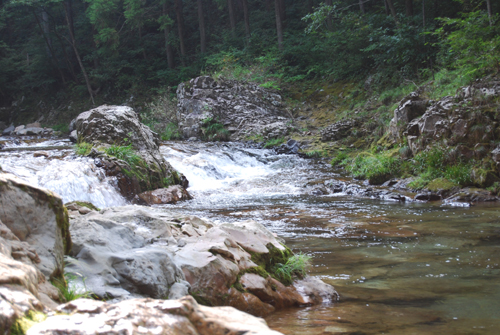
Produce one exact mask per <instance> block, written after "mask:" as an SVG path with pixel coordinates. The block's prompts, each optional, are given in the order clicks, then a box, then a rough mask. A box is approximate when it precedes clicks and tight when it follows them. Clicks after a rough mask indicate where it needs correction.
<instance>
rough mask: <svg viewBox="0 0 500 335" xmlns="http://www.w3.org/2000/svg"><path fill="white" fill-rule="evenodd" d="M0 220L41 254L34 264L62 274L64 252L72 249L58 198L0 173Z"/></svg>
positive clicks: (51, 273) (50, 274) (45, 271)
mask: <svg viewBox="0 0 500 335" xmlns="http://www.w3.org/2000/svg"><path fill="white" fill-rule="evenodd" d="M0 206H1V207H2V210H1V211H0V220H2V221H3V223H4V224H5V225H6V226H7V227H9V229H10V230H11V231H12V232H13V233H14V234H15V235H16V236H17V237H18V238H19V239H20V240H21V241H26V242H28V243H29V244H30V245H31V246H32V248H34V249H35V250H36V251H37V253H38V256H39V257H40V263H38V264H37V267H38V268H39V269H40V271H41V272H42V273H43V274H44V275H45V276H47V278H50V277H54V276H55V277H60V276H61V275H62V274H63V268H64V262H63V256H64V253H65V251H68V250H69V248H71V238H70V235H69V231H68V217H67V212H66V209H65V208H64V206H63V204H62V200H61V198H60V197H59V196H58V195H56V194H54V193H52V192H50V191H49V190H47V189H44V188H39V187H35V186H32V185H30V184H27V183H26V182H24V181H23V180H21V179H19V178H17V177H15V176H14V175H11V174H7V173H0Z"/></svg>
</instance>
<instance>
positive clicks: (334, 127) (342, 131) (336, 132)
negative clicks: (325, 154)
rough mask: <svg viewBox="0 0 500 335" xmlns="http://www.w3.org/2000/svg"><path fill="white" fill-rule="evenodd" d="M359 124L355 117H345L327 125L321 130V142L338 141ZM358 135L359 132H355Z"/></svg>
mask: <svg viewBox="0 0 500 335" xmlns="http://www.w3.org/2000/svg"><path fill="white" fill-rule="evenodd" d="M358 126H359V121H358V120H356V119H347V120H342V121H339V122H335V123H334V124H331V125H329V126H328V127H326V128H325V129H323V130H322V131H321V140H322V141H323V142H328V141H338V140H340V139H342V138H344V137H347V136H349V135H350V134H351V132H352V131H353V130H354V129H355V128H356V127H358ZM357 135H358V136H359V135H361V134H357Z"/></svg>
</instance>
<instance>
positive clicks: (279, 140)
mask: <svg viewBox="0 0 500 335" xmlns="http://www.w3.org/2000/svg"><path fill="white" fill-rule="evenodd" d="M283 143H285V138H284V137H278V138H273V139H270V140H269V141H267V142H266V144H264V148H265V149H270V148H274V147H277V146H279V145H281V144H283Z"/></svg>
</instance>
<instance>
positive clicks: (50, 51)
mask: <svg viewBox="0 0 500 335" xmlns="http://www.w3.org/2000/svg"><path fill="white" fill-rule="evenodd" d="M33 15H34V16H35V19H36V23H37V24H38V27H39V28H40V31H41V33H42V35H43V39H44V40H45V44H46V46H47V56H48V57H49V59H50V62H51V63H52V65H53V66H54V67H55V68H56V69H57V71H58V72H59V75H60V76H61V80H62V82H63V85H66V79H65V78H64V74H63V72H62V71H61V68H60V67H59V66H58V65H57V59H56V58H55V54H54V49H53V48H52V41H51V40H50V37H49V36H48V35H49V24H48V20H49V18H48V15H47V12H46V11H45V10H43V11H42V19H43V24H42V23H40V19H39V18H38V15H36V12H35V9H33Z"/></svg>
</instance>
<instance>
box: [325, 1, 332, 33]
mask: <svg viewBox="0 0 500 335" xmlns="http://www.w3.org/2000/svg"><path fill="white" fill-rule="evenodd" d="M325 4H326V5H327V6H333V2H332V0H326V1H325ZM326 26H327V27H328V30H332V29H333V23H332V16H331V15H328V17H327V18H326Z"/></svg>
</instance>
